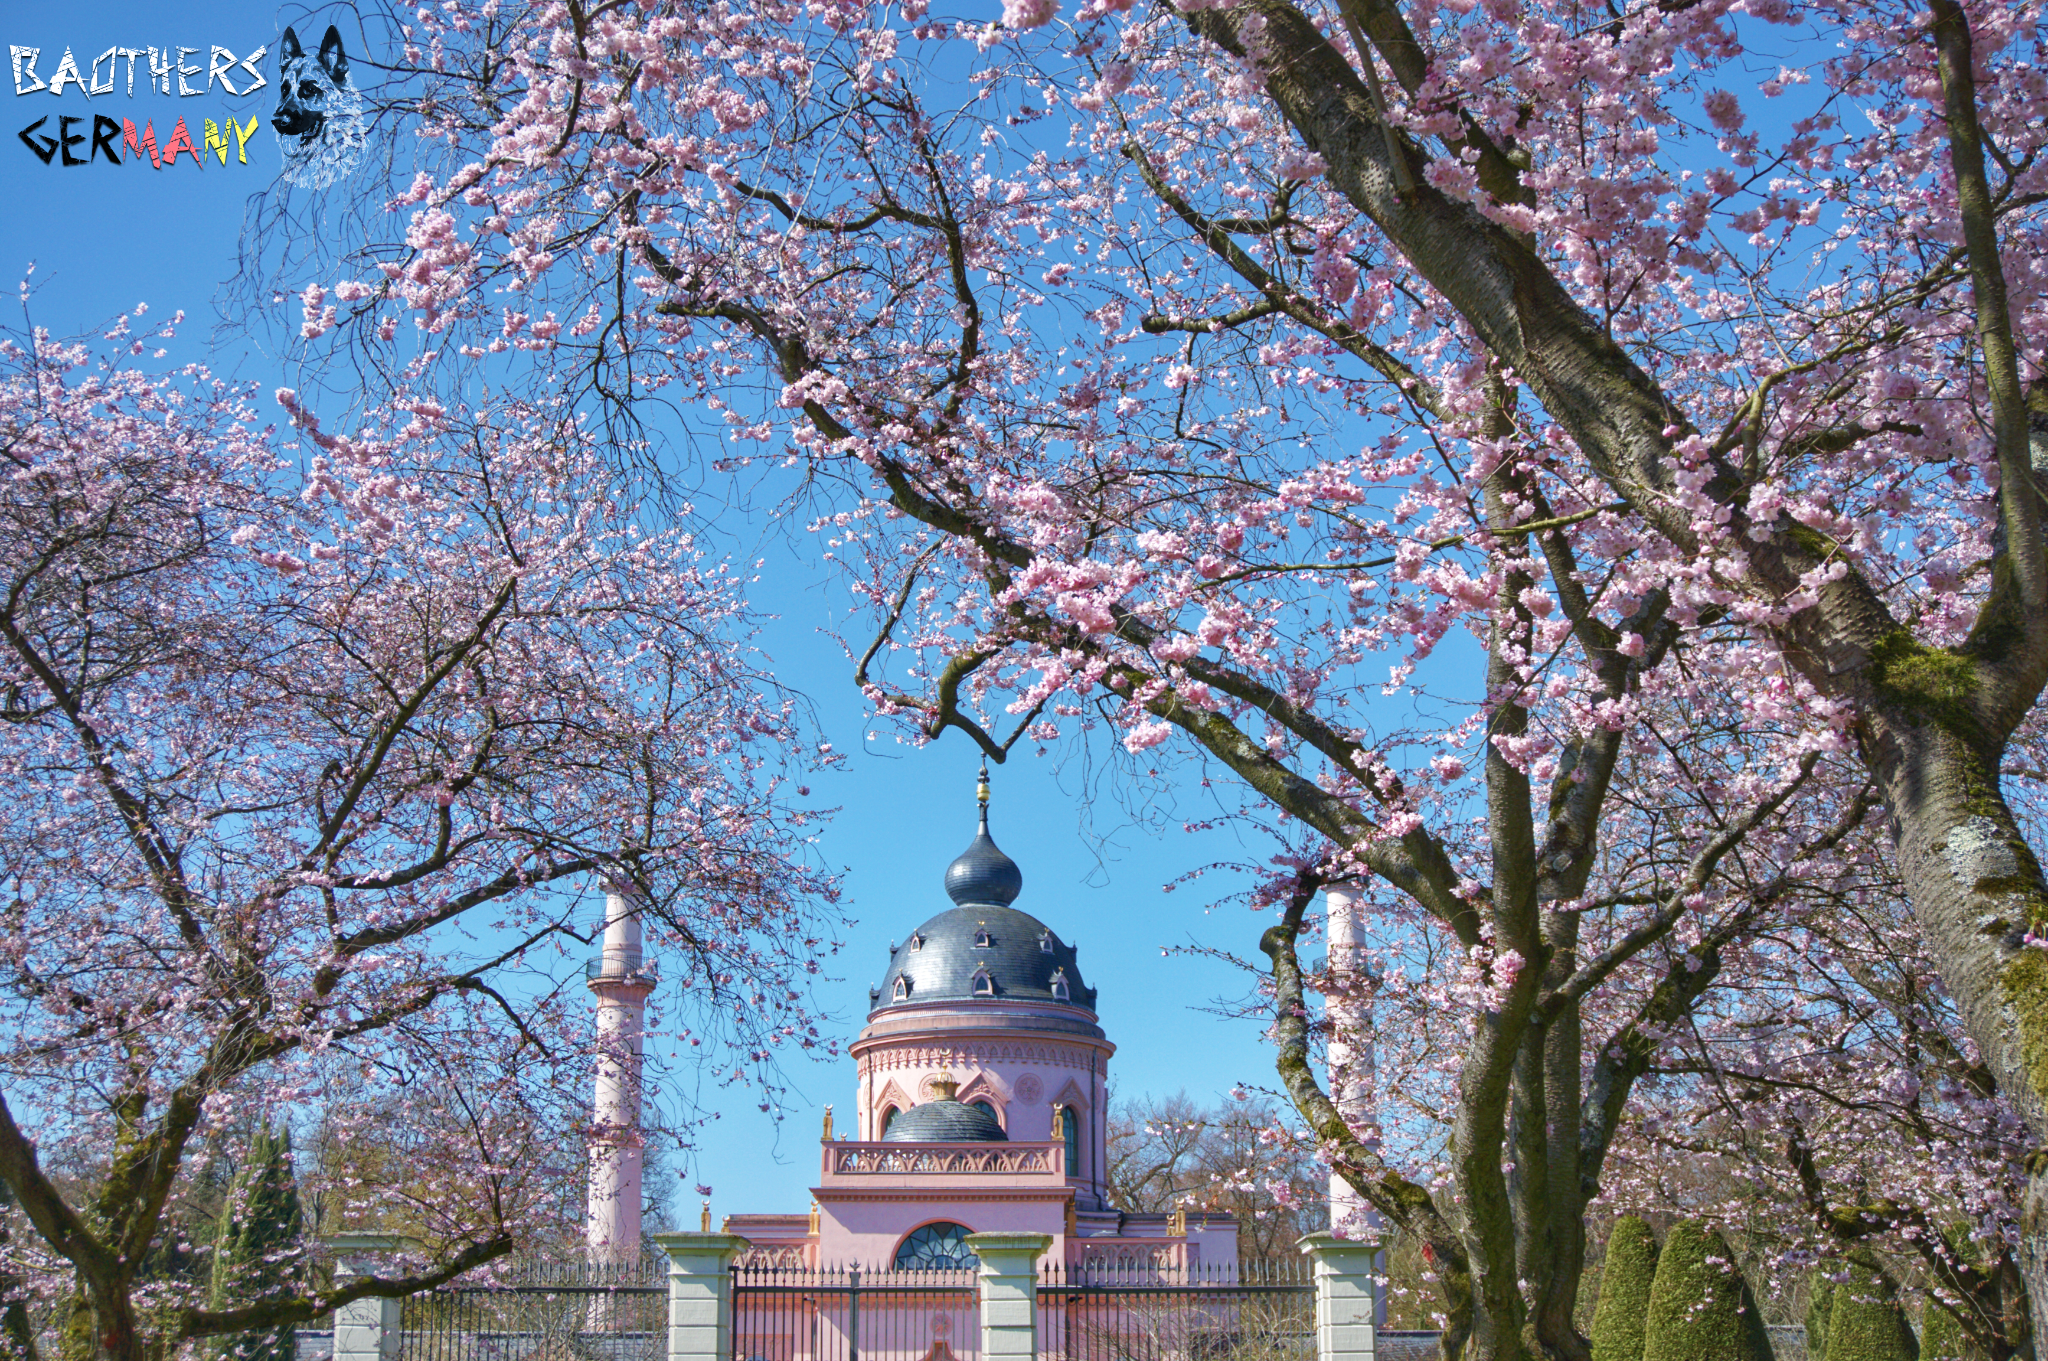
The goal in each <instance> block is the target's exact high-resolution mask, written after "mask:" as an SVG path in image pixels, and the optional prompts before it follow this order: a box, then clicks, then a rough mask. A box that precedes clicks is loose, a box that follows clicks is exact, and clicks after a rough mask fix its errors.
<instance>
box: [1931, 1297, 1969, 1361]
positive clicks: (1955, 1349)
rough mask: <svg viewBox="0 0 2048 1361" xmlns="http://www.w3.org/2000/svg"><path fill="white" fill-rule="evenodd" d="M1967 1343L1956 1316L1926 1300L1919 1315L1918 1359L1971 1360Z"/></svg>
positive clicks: (1933, 1360)
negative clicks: (1923, 1309)
mask: <svg viewBox="0 0 2048 1361" xmlns="http://www.w3.org/2000/svg"><path fill="white" fill-rule="evenodd" d="M1969 1345H1970V1343H1969V1339H1967V1338H1966V1337H1964V1336H1963V1326H1962V1325H1961V1324H1960V1323H1957V1322H1956V1316H1955V1315H1954V1314H1951V1313H1950V1312H1949V1311H1948V1310H1946V1309H1944V1308H1942V1307H1941V1306H1940V1305H1939V1304H1936V1303H1935V1302H1934V1301H1933V1300H1931V1299H1930V1300H1928V1301H1927V1309H1926V1311H1925V1312H1923V1313H1922V1314H1921V1315H1920V1361H1972V1353H1971V1352H1970V1351H1969V1350H1967V1349H1968V1348H1969Z"/></svg>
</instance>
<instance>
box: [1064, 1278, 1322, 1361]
mask: <svg viewBox="0 0 2048 1361" xmlns="http://www.w3.org/2000/svg"><path fill="white" fill-rule="evenodd" d="M1315 1319H1316V1292H1315V1283H1314V1279H1313V1277H1312V1276H1311V1275H1310V1273H1309V1268H1308V1265H1307V1263H1305V1262H1232V1263H1227V1264H1225V1263H1218V1264H1215V1265H1213V1266H1208V1267H1203V1266H1193V1267H1183V1266H1159V1265H1153V1264H1150V1263H1132V1262H1114V1261H1110V1262H1095V1263H1087V1264H1084V1265H1082V1266H1079V1267H1075V1268H1072V1269H1065V1268H1061V1267H1058V1266H1048V1267H1047V1268H1046V1269H1045V1270H1044V1271H1043V1272H1042V1273H1041V1275H1040V1277H1039V1282H1038V1354H1039V1357H1040V1358H1041V1361H1315V1354H1316V1328H1315Z"/></svg>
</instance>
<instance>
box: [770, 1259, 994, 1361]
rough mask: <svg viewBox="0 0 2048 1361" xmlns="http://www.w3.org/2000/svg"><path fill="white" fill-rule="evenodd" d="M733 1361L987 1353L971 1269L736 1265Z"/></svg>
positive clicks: (969, 1360) (971, 1358)
mask: <svg viewBox="0 0 2048 1361" xmlns="http://www.w3.org/2000/svg"><path fill="white" fill-rule="evenodd" d="M732 1345H733V1358H734V1361H979V1357H980V1355H981V1308H980V1297H979V1293H978V1291H977V1289H976V1286H975V1279H974V1273H973V1272H972V1271H868V1270H864V1269H862V1268H860V1267H848V1268H845V1269H843V1270H837V1269H833V1270H823V1271H813V1270H810V1269H807V1268H803V1267H789V1266H770V1265H766V1264H741V1265H736V1266H734V1267H733V1291H732Z"/></svg>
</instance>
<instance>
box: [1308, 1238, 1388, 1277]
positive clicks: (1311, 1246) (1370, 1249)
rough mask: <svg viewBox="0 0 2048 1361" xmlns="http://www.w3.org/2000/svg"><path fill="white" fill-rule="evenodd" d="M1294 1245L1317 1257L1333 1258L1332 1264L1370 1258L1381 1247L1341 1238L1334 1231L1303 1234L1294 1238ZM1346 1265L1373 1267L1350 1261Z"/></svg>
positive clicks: (1368, 1268) (1355, 1268) (1363, 1267)
mask: <svg viewBox="0 0 2048 1361" xmlns="http://www.w3.org/2000/svg"><path fill="white" fill-rule="evenodd" d="M1294 1246H1295V1247H1296V1248H1297V1249H1298V1250H1299V1251H1302V1252H1305V1253H1308V1254H1310V1255H1311V1256H1313V1257H1316V1258H1317V1259H1322V1258H1329V1259H1332V1265H1336V1264H1337V1263H1338V1262H1343V1261H1344V1259H1346V1258H1353V1257H1364V1258H1368V1259H1370V1258H1371V1257H1372V1256H1373V1255H1374V1254H1375V1253H1377V1252H1379V1251H1380V1247H1379V1245H1377V1244H1374V1243H1366V1242H1362V1241H1361V1240H1359V1239H1356V1238H1339V1237H1338V1236H1337V1235H1336V1234H1334V1233H1307V1234H1303V1235H1302V1236H1301V1237H1299V1238H1297V1239H1295V1240H1294ZM1345 1265H1346V1267H1347V1268H1349V1269H1352V1270H1357V1271H1368V1270H1370V1269H1371V1267H1370V1265H1369V1264H1368V1265H1366V1266H1361V1267H1350V1266H1349V1263H1345Z"/></svg>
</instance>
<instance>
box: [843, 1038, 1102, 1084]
mask: <svg viewBox="0 0 2048 1361" xmlns="http://www.w3.org/2000/svg"><path fill="white" fill-rule="evenodd" d="M1098 1052H1099V1048H1098V1046H1095V1045H1092V1044H1090V1043H1089V1042H1088V1041H1086V1040H1076V1041H1073V1042H1071V1043H1068V1042H1050V1043H1049V1042H1046V1041H1043V1040H1038V1041H1029V1042H1027V1041H1020V1040H1005V1039H993V1038H990V1039H984V1038H982V1037H980V1036H974V1037H972V1038H971V1039H970V1038H967V1037H962V1038H960V1039H956V1040H951V1041H948V1042H946V1043H932V1042H931V1041H929V1040H911V1041H908V1042H904V1041H895V1040H878V1041H875V1042H874V1043H873V1044H872V1045H870V1046H868V1047H866V1048H864V1049H859V1050H856V1051H855V1053H854V1058H855V1061H856V1063H857V1065H858V1071H859V1073H860V1075H861V1076H862V1077H865V1076H867V1075H868V1074H870V1073H873V1072H877V1071H883V1070H887V1069H891V1068H947V1067H961V1068H971V1067H978V1066H980V1065H982V1064H987V1063H1037V1064H1043V1065H1045V1066H1047V1067H1053V1068H1078V1069H1081V1070H1082V1071H1084V1072H1093V1071H1094V1068H1095V1064H1094V1060H1095V1057H1096V1054H1097V1053H1098Z"/></svg>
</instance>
